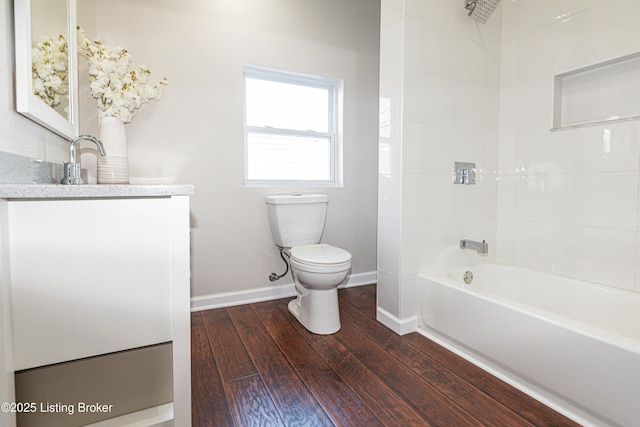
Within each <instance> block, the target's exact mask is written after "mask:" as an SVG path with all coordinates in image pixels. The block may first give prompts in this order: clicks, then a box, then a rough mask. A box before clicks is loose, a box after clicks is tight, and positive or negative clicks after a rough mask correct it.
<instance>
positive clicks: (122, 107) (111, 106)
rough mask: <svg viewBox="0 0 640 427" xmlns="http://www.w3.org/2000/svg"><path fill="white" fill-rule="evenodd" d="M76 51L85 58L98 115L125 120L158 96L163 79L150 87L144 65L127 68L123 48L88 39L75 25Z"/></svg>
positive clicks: (126, 53)
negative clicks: (136, 68)
mask: <svg viewBox="0 0 640 427" xmlns="http://www.w3.org/2000/svg"><path fill="white" fill-rule="evenodd" d="M78 50H79V52H80V54H81V55H82V56H84V57H85V58H87V60H88V61H89V75H90V76H91V80H92V81H91V83H90V88H91V95H92V96H93V98H95V99H96V100H97V103H98V108H99V109H100V111H101V113H100V115H101V116H103V117H105V116H106V117H118V118H120V119H122V121H124V122H125V123H129V122H131V120H132V119H133V113H134V111H135V110H137V109H138V108H140V107H141V106H142V105H143V104H146V103H147V102H150V101H156V100H158V99H160V97H162V89H163V87H164V86H166V85H167V84H168V81H167V78H166V77H165V78H163V79H162V80H160V81H159V82H158V83H156V84H155V85H154V86H151V85H150V84H149V83H148V79H149V75H150V74H151V71H149V69H148V68H146V67H144V66H140V67H138V70H130V69H129V66H130V65H131V56H130V55H129V53H128V52H127V50H126V49H123V48H121V47H116V48H109V47H107V46H105V45H104V44H102V42H101V41H100V40H94V41H90V40H89V39H87V37H86V36H85V35H84V31H83V30H82V29H81V28H79V27H78Z"/></svg>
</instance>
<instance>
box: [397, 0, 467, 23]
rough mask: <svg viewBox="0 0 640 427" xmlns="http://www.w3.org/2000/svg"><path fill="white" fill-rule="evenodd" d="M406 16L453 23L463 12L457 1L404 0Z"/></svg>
mask: <svg viewBox="0 0 640 427" xmlns="http://www.w3.org/2000/svg"><path fill="white" fill-rule="evenodd" d="M404 3H405V8H406V13H407V16H411V17H414V18H418V19H421V20H423V21H429V22H435V23H439V24H453V23H454V22H455V21H456V20H457V19H459V17H460V16H461V15H462V14H464V7H460V3H459V2H452V1H442V0H405V2H404Z"/></svg>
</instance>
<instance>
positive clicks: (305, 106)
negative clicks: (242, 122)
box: [245, 77, 329, 132]
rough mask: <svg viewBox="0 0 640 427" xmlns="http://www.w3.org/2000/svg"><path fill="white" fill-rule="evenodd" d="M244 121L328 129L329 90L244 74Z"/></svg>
mask: <svg viewBox="0 0 640 427" xmlns="http://www.w3.org/2000/svg"><path fill="white" fill-rule="evenodd" d="M245 84H246V86H245V91H246V97H247V99H246V103H245V105H246V111H245V114H246V124H247V125H249V126H256V127H273V128H278V129H292V130H304V131H306V130H312V131H315V132H328V131H329V113H328V112H329V90H328V89H327V88H317V87H310V86H301V85H296V84H288V83H282V82H274V81H270V80H261V79H255V78H250V77H247V78H246V79H245Z"/></svg>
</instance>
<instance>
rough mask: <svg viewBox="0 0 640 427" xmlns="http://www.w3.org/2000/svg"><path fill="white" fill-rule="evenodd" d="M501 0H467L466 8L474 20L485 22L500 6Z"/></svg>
mask: <svg viewBox="0 0 640 427" xmlns="http://www.w3.org/2000/svg"><path fill="white" fill-rule="evenodd" d="M499 2H500V0H465V6H464V7H465V9H467V10H468V11H469V16H470V17H471V18H473V19H474V20H476V21H478V22H480V23H482V24H484V23H486V22H487V20H488V19H489V16H491V14H492V13H493V11H494V10H495V8H496V7H497V6H498V3H499Z"/></svg>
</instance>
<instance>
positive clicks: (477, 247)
mask: <svg viewBox="0 0 640 427" xmlns="http://www.w3.org/2000/svg"><path fill="white" fill-rule="evenodd" d="M460 249H472V250H474V251H476V252H478V253H479V254H482V255H485V254H488V253H489V244H488V243H487V242H485V241H484V240H483V241H482V242H476V241H475V240H467V239H463V240H460Z"/></svg>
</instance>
